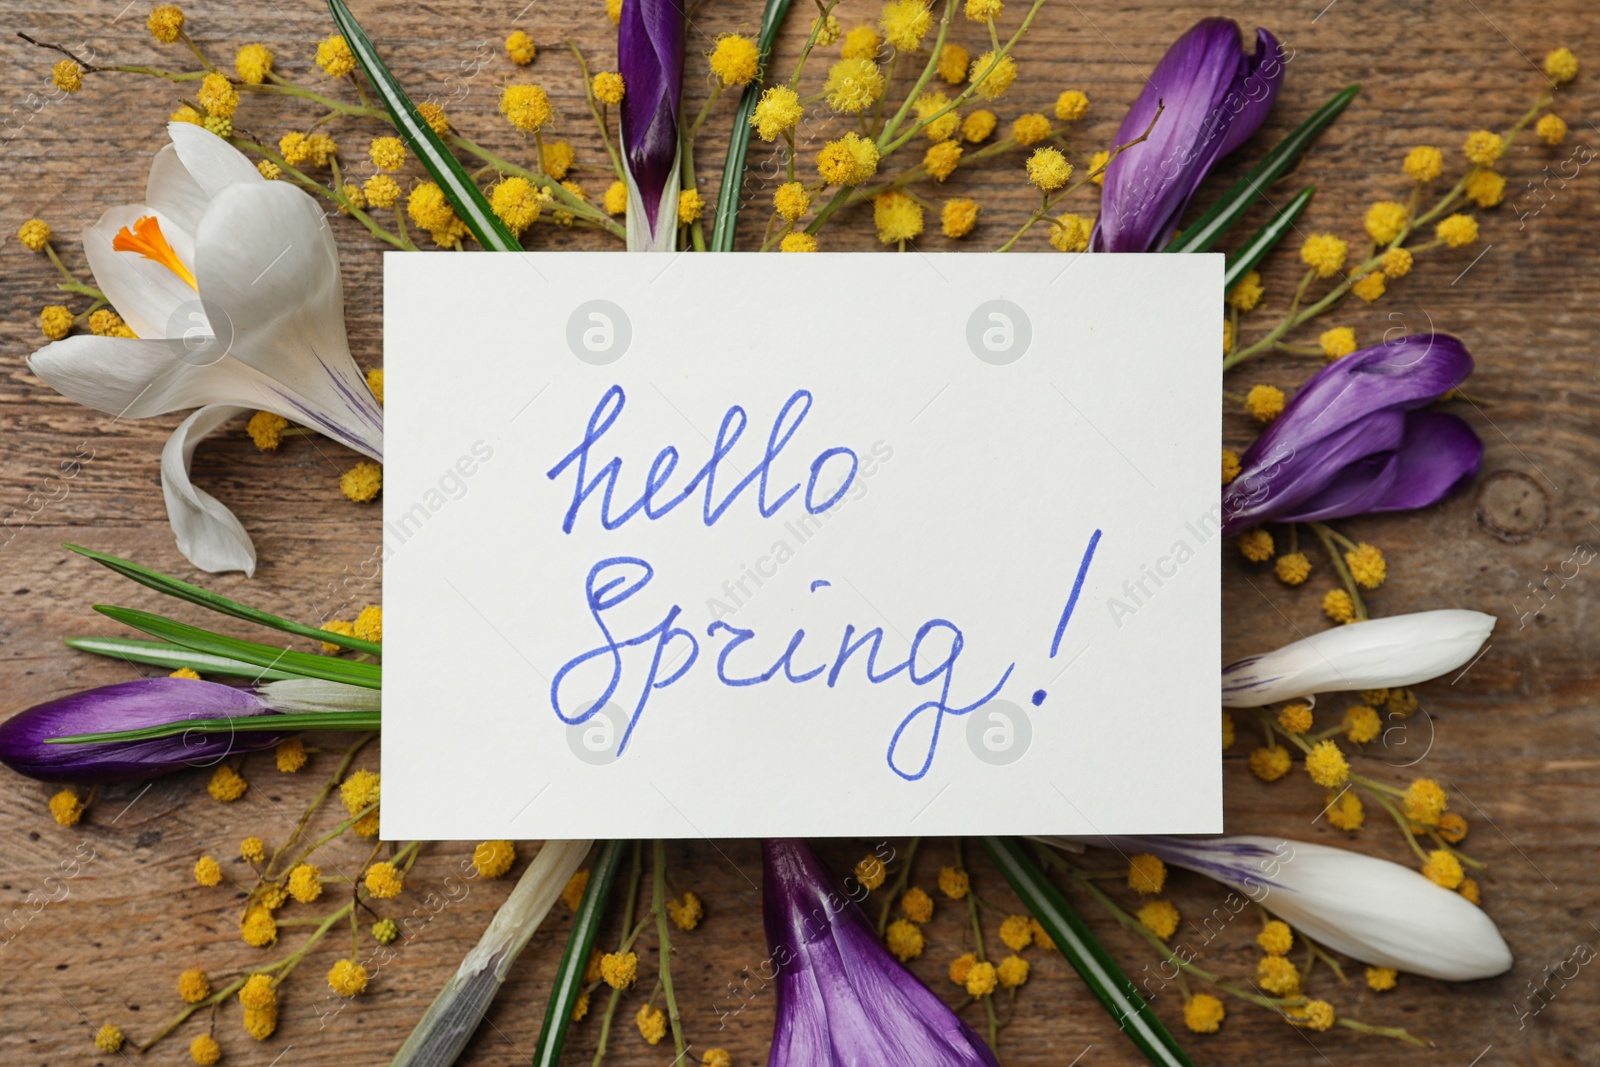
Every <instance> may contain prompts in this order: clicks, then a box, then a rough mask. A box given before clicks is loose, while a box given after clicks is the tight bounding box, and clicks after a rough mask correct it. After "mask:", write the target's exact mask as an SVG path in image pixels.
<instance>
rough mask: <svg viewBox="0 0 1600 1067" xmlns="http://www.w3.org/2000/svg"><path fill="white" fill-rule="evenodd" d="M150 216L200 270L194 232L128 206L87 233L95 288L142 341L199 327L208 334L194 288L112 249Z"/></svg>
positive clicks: (147, 209) (140, 259)
mask: <svg viewBox="0 0 1600 1067" xmlns="http://www.w3.org/2000/svg"><path fill="white" fill-rule="evenodd" d="M146 215H154V216H155V218H156V221H157V222H158V223H160V225H161V234H162V236H164V237H165V238H166V239H167V243H168V244H170V245H171V246H172V250H173V251H174V252H176V253H177V254H178V258H179V259H181V260H182V261H183V262H184V263H185V264H188V265H189V267H190V269H191V270H192V269H194V238H193V236H192V235H191V234H190V232H189V231H187V230H184V229H183V228H182V227H181V226H179V225H178V223H177V221H176V220H174V219H172V218H170V217H168V216H166V215H164V214H163V213H162V212H160V211H157V210H154V209H152V208H151V207H149V206H147V205H144V204H124V205H122V206H121V207H114V208H112V209H111V210H109V211H107V212H106V213H105V214H104V215H101V216H100V221H99V222H96V223H95V224H94V225H93V226H90V227H87V228H86V229H85V230H84V231H83V254H84V257H85V258H86V259H88V261H89V269H90V270H91V271H93V272H94V280H95V284H96V285H97V286H98V287H99V289H100V291H101V292H102V293H104V294H105V296H106V300H107V301H109V302H110V304H111V306H112V307H114V308H116V309H117V314H119V315H121V316H122V318H123V321H124V322H126V323H127V324H128V325H129V327H131V328H132V329H133V332H134V333H136V334H138V335H139V336H140V337H169V336H173V335H174V334H176V335H177V336H182V335H183V333H184V331H186V330H189V329H191V328H196V327H198V328H199V329H200V330H202V331H206V330H207V329H208V328H207V327H206V323H205V316H204V313H203V312H202V310H201V306H200V297H199V295H198V294H197V293H196V292H195V291H194V290H193V289H191V288H189V283H187V282H185V281H184V280H183V279H182V278H180V277H178V276H177V275H176V274H174V273H173V272H172V271H171V270H169V269H168V268H167V267H166V266H165V265H163V264H161V263H157V262H155V261H154V260H149V259H145V258H144V257H143V256H141V255H139V254H138V253H137V252H118V251H117V250H116V249H114V248H112V247H111V243H112V242H113V241H114V240H116V236H117V233H118V231H120V230H122V229H123V228H127V229H129V230H132V229H133V225H134V223H135V222H137V221H138V220H139V219H140V218H143V217H144V216H146ZM191 315H192V316H194V317H191ZM179 323H181V324H182V325H181V327H179V326H178V325H177V324H179Z"/></svg>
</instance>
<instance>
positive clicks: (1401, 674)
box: [1222, 609, 1495, 708]
mask: <svg viewBox="0 0 1600 1067" xmlns="http://www.w3.org/2000/svg"><path fill="white" fill-rule="evenodd" d="M1494 622H1495V619H1494V616H1493V615H1485V614H1484V613H1483V612H1481V611H1464V610H1460V609H1449V610H1443V611H1420V612H1417V613H1415V614H1412V615H1390V616H1387V617H1385V618H1382V619H1367V620H1365V621H1363V622H1355V623H1351V624H1349V625H1348V626H1340V627H1336V628H1334V629H1332V630H1324V631H1322V632H1321V633H1316V634H1312V635H1311V636H1310V637H1307V638H1305V639H1303V640H1300V641H1296V642H1294V643H1293V644H1290V645H1285V646H1284V647H1283V648H1280V649H1278V650H1277V651H1276V652H1268V653H1266V654H1265V655H1261V656H1250V657H1249V658H1247V659H1242V660H1239V661H1238V662H1236V663H1230V664H1229V665H1228V666H1227V667H1224V668H1223V670H1222V706H1223V707H1227V708H1256V707H1262V706H1264V705H1267V704H1274V703H1277V702H1278V701H1280V700H1288V699H1290V698H1292V697H1303V696H1310V695H1311V694H1313V693H1335V692H1348V691H1353V690H1358V689H1392V688H1395V687H1398V686H1405V685H1414V684H1416V683H1417V682H1425V681H1427V680H1428V679H1430V678H1437V677H1439V676H1440V675H1441V674H1445V673H1447V672H1449V671H1453V670H1455V669H1456V668H1457V667H1460V666H1461V665H1462V664H1464V663H1467V662H1468V661H1470V660H1471V659H1472V657H1473V656H1475V655H1477V653H1478V649H1479V648H1481V647H1483V643H1484V641H1486V640H1488V637H1489V631H1490V630H1492V629H1494Z"/></svg>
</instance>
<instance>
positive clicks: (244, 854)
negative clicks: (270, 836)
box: [239, 835, 267, 863]
mask: <svg viewBox="0 0 1600 1067" xmlns="http://www.w3.org/2000/svg"><path fill="white" fill-rule="evenodd" d="M239 855H240V857H241V858H243V859H244V860H245V861H247V862H249V863H260V862H262V861H263V860H265V859H266V858H267V844H266V842H265V841H263V840H261V838H259V837H255V836H253V835H252V836H250V837H247V838H245V839H244V840H243V841H240V842H239Z"/></svg>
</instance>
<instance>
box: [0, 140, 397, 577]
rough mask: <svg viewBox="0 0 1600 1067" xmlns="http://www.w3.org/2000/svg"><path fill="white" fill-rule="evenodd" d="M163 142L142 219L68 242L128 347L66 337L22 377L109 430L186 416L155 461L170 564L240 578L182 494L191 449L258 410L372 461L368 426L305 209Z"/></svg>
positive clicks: (200, 154)
mask: <svg viewBox="0 0 1600 1067" xmlns="http://www.w3.org/2000/svg"><path fill="white" fill-rule="evenodd" d="M167 131H168V134H169V135H170V136H171V138H172V144H170V145H167V146H165V147H163V148H162V149H161V151H160V152H158V153H157V154H156V157H155V161H154V162H153V163H152V164H151V166H150V178H149V182H148V184H147V187H146V190H145V203H143V204H132V205H126V206H123V207H117V208H112V209H111V210H110V211H107V212H106V213H105V214H104V215H102V216H101V217H100V221H99V222H97V223H95V224H94V225H93V226H90V227H89V228H87V229H86V230H85V231H84V234H83V245H84V253H85V255H86V256H87V257H88V260H89V267H90V269H91V270H93V271H94V276H95V280H96V282H97V283H98V284H99V287H100V290H101V291H102V292H104V293H105V295H106V299H107V300H109V301H110V302H111V305H112V306H113V307H114V308H115V309H116V311H117V313H118V314H119V315H121V316H122V318H123V321H125V322H126V323H127V324H128V327H129V328H130V329H131V330H132V331H133V332H134V334H136V335H137V336H136V337H134V338H128V337H99V336H89V335H78V336H73V337H68V338H66V339H65V340H61V341H57V342H55V343H54V344H50V345H47V346H45V347H44V348H42V349H40V350H39V351H38V352H35V353H34V354H33V357H32V358H31V359H30V360H29V361H28V365H29V367H30V368H31V369H32V370H33V372H34V373H35V374H37V375H38V376H39V377H40V378H42V379H43V380H44V381H45V383H46V384H48V385H49V386H51V387H52V388H54V389H55V390H57V391H58V392H60V393H62V394H63V395H65V396H67V397H70V398H71V399H73V400H76V401H77V402H78V403H80V404H84V405H86V406H88V407H92V408H95V409H96V410H99V411H104V412H106V413H107V414H110V415H114V416H117V417H119V418H144V417H146V416H150V415H161V414H164V413H166V412H170V411H181V410H184V409H187V408H199V410H198V411H196V412H194V414H192V415H191V416H190V417H189V418H187V419H185V420H184V421H183V423H182V424H181V425H180V426H179V427H178V428H177V430H175V431H174V432H173V436H172V439H171V441H170V442H169V443H168V445H167V447H166V449H165V450H164V452H163V454H162V461H161V480H162V486H163V489H164V491H165V494H166V499H167V514H168V516H169V518H170V519H171V521H172V528H173V532H174V533H175V534H176V535H177V540H178V549H179V551H181V552H182V553H183V554H184V556H186V557H187V558H188V559H189V560H190V561H191V562H192V563H194V564H195V566H197V567H199V568H201V569H202V570H206V571H211V572H217V571H229V570H242V571H244V572H246V573H253V572H254V570H255V549H254V547H253V546H252V545H251V543H250V537H249V535H248V534H246V533H245V531H244V529H243V527H241V526H240V525H239V523H238V521H237V520H235V519H234V517H233V515H232V514H231V513H229V511H228V509H227V508H225V507H223V506H222V504H220V503H219V502H218V501H217V500H215V499H214V498H213V497H211V496H209V495H208V494H206V493H203V492H201V491H200V490H198V489H196V488H195V487H194V486H193V485H192V484H190V480H189V462H190V459H191V457H192V456H193V455H194V448H195V445H196V444H197V443H198V442H199V441H200V439H201V438H203V437H204V436H205V435H206V434H208V433H210V432H211V431H212V430H215V429H216V428H217V427H218V426H220V425H221V424H222V423H223V422H225V421H227V420H228V419H229V418H231V417H232V416H234V415H236V414H238V413H240V412H243V411H253V410H258V409H259V410H264V411H271V412H275V413H277V414H279V415H282V416H283V417H284V418H286V419H289V420H290V421H291V422H295V423H299V424H301V425H304V426H309V427H311V428H313V429H315V430H317V431H318V432H320V433H323V434H326V435H327V436H329V437H331V438H333V439H334V440H335V441H338V442H339V443H341V444H344V445H348V446H349V447H351V448H353V449H355V450H356V451H358V452H362V453H364V454H366V455H368V456H370V457H372V458H373V459H379V460H381V459H382V456H383V413H382V411H381V409H380V408H379V407H378V403H377V401H376V400H375V399H374V398H373V396H372V393H371V391H370V390H369V389H368V388H367V385H366V381H365V379H364V378H363V376H362V374H361V372H360V370H359V369H357V367H356V365H355V361H354V360H352V359H351V358H350V348H349V345H348V343H347V342H346V340H345V332H344V290H343V286H342V284H341V281H340V275H339V254H338V251H337V249H336V248H335V247H334V243H333V234H332V233H331V232H330V230H329V228H328V225H327V220H326V218H325V217H324V216H323V213H322V210H321V208H320V207H319V206H318V205H317V203H316V201H314V200H313V199H312V198H311V197H310V196H309V195H308V194H307V193H305V192H304V191H303V190H301V189H298V188H296V187H295V186H293V185H290V184H289V183H287V182H276V181H267V180H266V179H264V178H263V177H262V176H261V175H260V173H259V172H258V171H257V170H256V168H255V167H254V166H253V165H251V163H250V161H249V160H248V159H246V158H245V157H244V156H243V155H242V154H241V153H239V152H238V151H237V150H235V149H234V148H233V147H231V146H230V145H229V144H228V143H227V142H226V141H224V140H222V138H220V137H217V136H216V135H215V134H212V133H210V132H208V131H207V130H205V129H204V128H202V127H199V126H195V125H193V124H192V123H183V122H174V123H171V124H169V125H168V127H167Z"/></svg>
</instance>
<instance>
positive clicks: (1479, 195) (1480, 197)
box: [1384, 169, 1506, 277]
mask: <svg viewBox="0 0 1600 1067" xmlns="http://www.w3.org/2000/svg"><path fill="white" fill-rule="evenodd" d="M1463 191H1464V192H1465V193H1466V194H1467V197H1468V199H1470V200H1471V201H1472V202H1473V203H1474V204H1477V205H1478V206H1479V207H1482V208H1490V207H1494V206H1495V205H1497V204H1499V203H1500V201H1502V200H1504V199H1505V198H1506V179H1505V175H1503V174H1500V173H1499V172H1497V171H1492V170H1487V169H1480V170H1475V171H1473V172H1472V173H1471V174H1469V175H1468V176H1467V184H1466V185H1465V186H1464V187H1463ZM1384 273H1385V274H1388V271H1387V270H1386V271H1384ZM1390 277H1394V275H1390Z"/></svg>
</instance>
